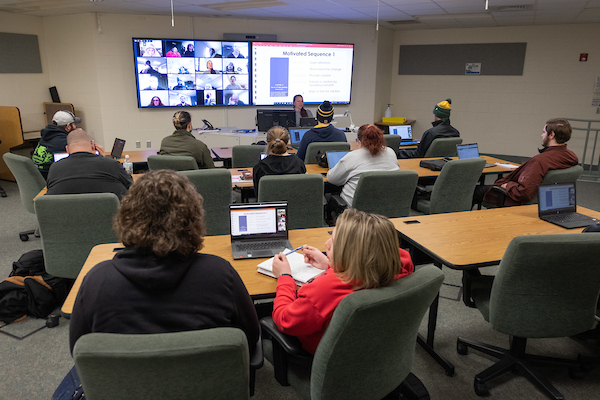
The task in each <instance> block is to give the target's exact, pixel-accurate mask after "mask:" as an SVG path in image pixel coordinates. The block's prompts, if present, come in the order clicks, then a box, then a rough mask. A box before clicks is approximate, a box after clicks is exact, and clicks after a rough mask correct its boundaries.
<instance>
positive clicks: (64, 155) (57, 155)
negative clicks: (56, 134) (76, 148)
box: [52, 153, 69, 162]
mask: <svg viewBox="0 0 600 400" xmlns="http://www.w3.org/2000/svg"><path fill="white" fill-rule="evenodd" d="M52 157H53V158H54V162H57V161H58V160H62V159H63V158H67V157H69V153H54V154H52Z"/></svg>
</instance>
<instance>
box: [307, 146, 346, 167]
mask: <svg viewBox="0 0 600 400" xmlns="http://www.w3.org/2000/svg"><path fill="white" fill-rule="evenodd" d="M319 151H320V152H321V154H323V153H326V152H328V151H350V144H349V143H347V142H312V143H309V144H308V147H307V148H306V155H305V156H304V164H316V163H317V159H316V157H317V153H318V152H319Z"/></svg>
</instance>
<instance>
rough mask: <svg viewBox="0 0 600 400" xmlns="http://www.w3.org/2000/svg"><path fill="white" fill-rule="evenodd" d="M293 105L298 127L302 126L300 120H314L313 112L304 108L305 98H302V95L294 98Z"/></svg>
mask: <svg viewBox="0 0 600 400" xmlns="http://www.w3.org/2000/svg"><path fill="white" fill-rule="evenodd" d="M292 104H293V106H294V110H295V111H296V126H300V118H313V114H312V112H311V111H310V110H307V109H306V108H304V97H302V95H301V94H297V95H295V96H294V102H293V103H292Z"/></svg>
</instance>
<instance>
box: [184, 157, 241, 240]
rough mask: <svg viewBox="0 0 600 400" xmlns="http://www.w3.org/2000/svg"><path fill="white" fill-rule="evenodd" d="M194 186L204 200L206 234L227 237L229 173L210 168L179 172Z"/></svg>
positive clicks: (229, 196)
mask: <svg viewBox="0 0 600 400" xmlns="http://www.w3.org/2000/svg"><path fill="white" fill-rule="evenodd" d="M180 174H182V175H185V176H187V177H188V178H189V180H190V181H191V182H192V183H193V184H194V186H196V190H197V191H198V193H200V194H201V195H202V197H203V199H204V205H203V207H204V212H205V217H204V218H205V221H206V232H207V233H206V234H207V235H209V236H211V235H228V234H229V231H230V220H229V204H231V197H232V190H231V173H230V172H229V170H227V169H222V168H211V169H199V170H195V171H181V172H180Z"/></svg>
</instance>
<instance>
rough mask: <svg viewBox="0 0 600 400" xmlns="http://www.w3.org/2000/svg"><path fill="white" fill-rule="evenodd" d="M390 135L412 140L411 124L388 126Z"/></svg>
mask: <svg viewBox="0 0 600 400" xmlns="http://www.w3.org/2000/svg"><path fill="white" fill-rule="evenodd" d="M389 132H390V135H398V136H400V137H401V138H402V140H403V141H413V137H412V126H410V125H392V126H390V127H389Z"/></svg>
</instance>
